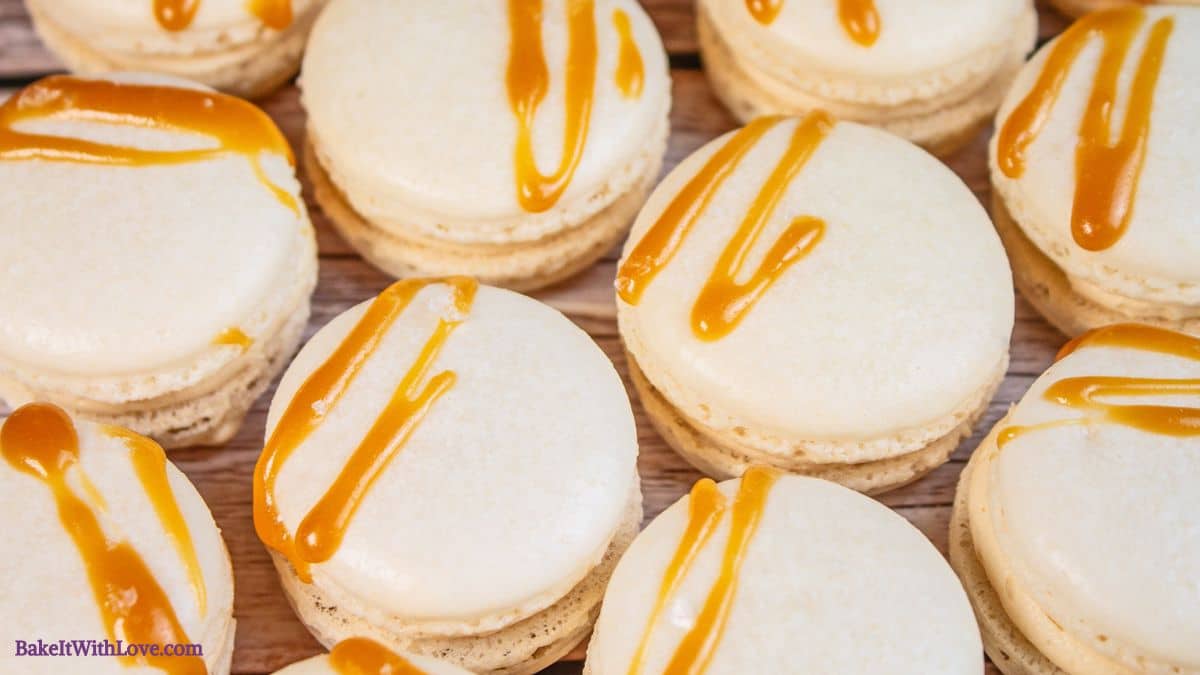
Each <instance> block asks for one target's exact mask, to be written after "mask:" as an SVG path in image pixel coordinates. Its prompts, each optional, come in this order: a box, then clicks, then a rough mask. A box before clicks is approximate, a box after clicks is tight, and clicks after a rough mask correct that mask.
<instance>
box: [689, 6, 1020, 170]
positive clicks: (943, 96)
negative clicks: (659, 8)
mask: <svg viewBox="0 0 1200 675" xmlns="http://www.w3.org/2000/svg"><path fill="white" fill-rule="evenodd" d="M697 5H698V18H699V32H700V49H701V53H702V55H703V57H704V69H705V72H706V73H707V74H708V77H709V80H710V81H711V82H712V85H713V88H714V90H715V91H716V93H717V95H718V96H719V97H720V98H721V99H722V100H723V101H724V102H725V104H726V106H728V107H729V109H730V110H731V111H732V112H733V114H734V115H735V116H737V117H738V118H739V119H740V120H742V122H748V121H750V120H751V119H753V118H755V117H759V116H761V115H778V114H786V115H798V114H804V113H808V112H811V111H813V110H826V111H828V112H831V113H833V114H834V115H837V116H838V117H840V118H842V119H845V120H850V121H855V122H861V123H863V124H871V125H874V126H878V127H880V128H883V129H886V130H888V131H891V132H892V133H895V134H898V135H900V136H904V137H905V138H907V139H909V140H911V141H913V142H915V143H918V144H920V145H922V146H924V147H925V148H927V149H929V150H930V151H932V152H935V153H937V154H942V155H944V154H948V153H950V152H953V151H954V150H956V149H958V148H959V147H961V146H962V145H963V144H965V143H966V142H967V141H969V140H971V138H973V137H974V136H975V135H976V134H977V133H978V132H979V130H980V129H982V128H983V127H984V126H985V125H986V122H987V120H988V118H989V117H990V116H991V114H992V113H993V112H994V111H995V110H996V107H997V106H998V105H999V104H1000V99H1001V97H1002V96H1003V94H1004V91H1005V89H1006V88H1007V86H1008V84H1009V82H1011V80H1012V77H1013V75H1014V74H1015V73H1016V72H1017V69H1018V68H1019V67H1020V65H1021V63H1022V62H1023V61H1024V59H1025V55H1026V54H1028V53H1029V51H1030V50H1032V49H1033V44H1034V38H1035V33H1036V28H1037V13H1036V12H1035V10H1034V8H1033V3H1032V2H1031V0H974V1H972V2H946V1H945V0H698V2H697ZM949 27H952V29H951V28H949Z"/></svg>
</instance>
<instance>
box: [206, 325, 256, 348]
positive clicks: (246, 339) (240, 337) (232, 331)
mask: <svg viewBox="0 0 1200 675" xmlns="http://www.w3.org/2000/svg"><path fill="white" fill-rule="evenodd" d="M213 344H214V345H220V346H229V347H240V348H241V350H242V351H246V350H247V349H249V348H250V345H252V344H254V339H253V338H251V337H250V336H249V335H246V334H245V333H244V332H242V329H241V328H238V327H237V326H234V327H232V328H226V329H225V330H223V331H221V332H220V333H217V336H216V337H215V338H213Z"/></svg>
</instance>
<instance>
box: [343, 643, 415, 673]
mask: <svg viewBox="0 0 1200 675" xmlns="http://www.w3.org/2000/svg"><path fill="white" fill-rule="evenodd" d="M329 664H330V665H332V666H333V669H334V670H336V671H337V672H338V673H340V675H425V671H424V670H421V669H420V668H418V667H417V666H415V665H413V663H412V662H411V661H409V660H408V659H406V658H404V657H403V656H400V655H399V654H397V653H395V652H393V651H392V650H390V649H388V648H387V647H384V646H383V645H381V644H379V643H378V642H376V641H374V640H371V639H368V638H361V637H354V638H348V639H346V640H342V641H341V642H339V643H337V644H336V645H334V646H333V650H332V651H330V652H329Z"/></svg>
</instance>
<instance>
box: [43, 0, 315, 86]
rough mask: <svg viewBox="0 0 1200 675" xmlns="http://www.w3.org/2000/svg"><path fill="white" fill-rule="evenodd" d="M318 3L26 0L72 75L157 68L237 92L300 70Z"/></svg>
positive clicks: (298, 0) (270, 83) (282, 79)
mask: <svg viewBox="0 0 1200 675" xmlns="http://www.w3.org/2000/svg"><path fill="white" fill-rule="evenodd" d="M323 4H324V0H248V1H247V0H107V1H106V2H94V0H26V2H25V7H26V8H27V9H28V10H29V15H30V17H31V18H32V19H33V25H34V28H36V29H37V32H38V35H39V36H40V37H41V38H42V41H43V42H45V43H46V46H48V47H49V48H50V49H51V50H53V51H54V53H55V54H56V55H57V56H58V57H59V58H60V59H61V60H62V61H63V62H64V63H65V64H66V65H67V67H68V68H70V69H71V70H72V71H74V72H77V73H109V72H116V71H140V72H156V73H164V74H167V75H175V76H178V77H184V78H187V79H189V80H193V81H195V82H200V83H203V84H205V85H208V86H210V87H214V88H216V89H220V90H222V91H226V92H229V93H232V94H236V95H238V96H245V97H248V98H254V97H258V96H262V95H265V94H268V93H270V92H271V91H272V90H273V89H275V88H276V87H278V86H279V85H281V84H283V83H284V82H286V81H287V80H288V79H289V78H291V77H292V75H295V74H296V70H297V69H298V68H299V67H300V55H301V53H302V52H303V51H304V42H305V40H306V39H307V38H308V32H309V30H310V29H311V28H312V23H313V21H314V20H315V19H316V18H317V14H318V13H319V12H320V9H321V7H322V5H323Z"/></svg>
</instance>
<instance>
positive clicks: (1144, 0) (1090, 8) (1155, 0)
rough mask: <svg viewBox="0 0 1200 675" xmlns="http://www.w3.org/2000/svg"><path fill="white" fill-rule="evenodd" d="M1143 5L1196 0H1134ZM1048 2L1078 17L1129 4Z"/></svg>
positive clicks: (1075, 0) (1118, 1) (1111, 0)
mask: <svg viewBox="0 0 1200 675" xmlns="http://www.w3.org/2000/svg"><path fill="white" fill-rule="evenodd" d="M1136 1H1137V2H1138V3H1139V4H1143V5H1164V4H1166V5H1196V4H1200V2H1197V1H1196V0H1165V1H1163V0H1136ZM1049 2H1050V4H1051V5H1052V6H1053V7H1054V8H1055V9H1057V10H1058V11H1060V12H1062V13H1063V14H1066V15H1067V16H1072V17H1080V16H1083V15H1084V14H1087V13H1088V12H1096V11H1099V10H1102V9H1113V8H1114V7H1120V6H1121V5H1125V4H1129V0H1049Z"/></svg>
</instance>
